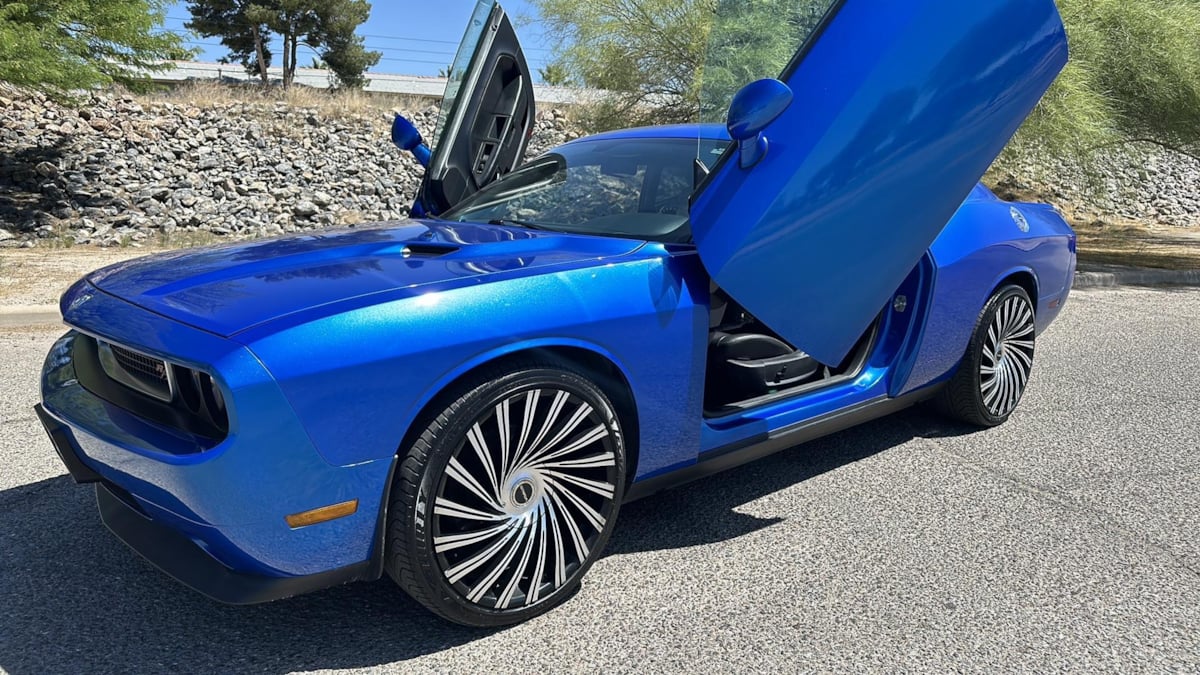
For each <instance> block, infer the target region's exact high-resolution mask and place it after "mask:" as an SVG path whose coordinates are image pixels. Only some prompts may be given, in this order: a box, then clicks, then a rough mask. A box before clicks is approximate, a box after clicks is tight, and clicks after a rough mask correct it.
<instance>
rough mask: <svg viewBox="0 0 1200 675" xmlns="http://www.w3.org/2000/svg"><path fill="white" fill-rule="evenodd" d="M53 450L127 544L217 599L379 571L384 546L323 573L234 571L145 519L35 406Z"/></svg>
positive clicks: (244, 598) (279, 593)
mask: <svg viewBox="0 0 1200 675" xmlns="http://www.w3.org/2000/svg"><path fill="white" fill-rule="evenodd" d="M34 410H35V411H36V412H37V415H38V418H39V419H40V420H41V422H42V426H44V427H45V429H46V434H47V435H49V437H50V442H51V444H52V445H53V446H54V450H55V452H57V453H58V456H59V458H60V459H61V460H62V462H63V464H64V465H65V466H66V467H67V472H68V473H69V474H70V475H71V478H72V479H74V481H75V482H76V483H80V484H86V483H94V484H95V486H96V503H97V506H98V507H99V510H100V519H101V521H103V523H104V525H105V527H107V528H108V529H109V531H111V532H112V533H113V534H114V535H116V537H117V538H118V539H120V540H121V541H122V542H123V543H124V544H125V545H126V546H128V547H129V548H131V549H133V550H134V552H136V553H137V554H139V555H141V556H142V557H143V558H145V559H146V560H147V561H148V562H149V563H150V564H152V565H154V566H155V567H157V568H158V569H160V570H161V571H163V572H165V573H166V574H167V575H169V576H171V577H173V578H174V579H176V580H177V581H179V582H181V583H183V584H184V585H186V586H189V587H191V588H192V589H194V590H196V591H197V592H199V593H201V594H203V595H206V596H208V597H209V598H212V599H213V600H216V601H218V602H223V603H227V604H232V605H248V604H255V603H260V602H269V601H271V600H279V599H282V598H288V597H292V596H296V595H302V594H304V593H309V592H312V591H316V590H320V589H323V588H329V587H331V586H337V585H340V584H345V583H350V582H352V581H363V580H375V579H378V578H379V577H380V576H381V575H382V573H383V550H382V547H381V546H377V547H376V551H375V553H374V554H373V555H372V556H371V558H370V559H368V560H364V561H362V562H359V563H355V564H351V565H347V566H345V567H340V568H337V569H333V570H328V571H325V572H319V573H316V574H307V575H302V576H292V577H270V576H264V575H257V574H246V573H242V572H237V571H234V570H232V569H230V568H228V567H226V566H224V565H222V564H221V563H219V562H217V560H216V559H215V558H213V557H212V556H211V555H209V554H208V553H207V552H205V550H204V549H203V548H201V547H200V546H199V545H198V544H197V543H196V542H195V541H193V540H192V539H191V538H189V537H188V536H186V535H184V534H183V533H182V532H180V531H179V530H176V529H173V528H171V527H169V526H167V525H164V524H163V523H160V522H156V521H155V520H153V519H152V518H150V517H149V516H148V515H147V513H146V511H145V510H144V509H143V508H142V507H141V506H140V505H139V504H138V502H137V500H136V499H134V498H133V496H132V495H130V494H129V493H128V492H126V491H125V490H123V489H121V488H120V487H118V486H117V485H115V484H113V483H111V482H109V481H106V480H105V479H104V477H103V476H101V475H100V474H99V473H97V472H96V471H94V470H92V468H91V467H89V466H88V465H87V464H86V463H85V462H84V460H83V458H82V457H81V456H80V453H79V447H78V446H77V445H76V444H75V442H74V439H73V438H72V435H71V432H70V430H69V429H68V428H67V427H66V426H64V425H63V424H62V423H61V422H59V421H58V420H57V419H55V418H54V417H53V416H51V415H50V414H48V413H47V412H46V410H45V408H43V407H42V406H41V405H37V406H35V407H34ZM385 522H386V517H385V516H384V515H383V514H381V516H380V518H379V522H378V523H377V527H376V540H377V541H383V539H382V536H383V527H384V524H385Z"/></svg>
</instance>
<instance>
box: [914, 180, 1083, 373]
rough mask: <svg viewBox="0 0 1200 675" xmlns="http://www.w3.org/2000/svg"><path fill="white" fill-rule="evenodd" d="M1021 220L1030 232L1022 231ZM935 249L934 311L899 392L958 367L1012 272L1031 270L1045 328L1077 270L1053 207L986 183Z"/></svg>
mask: <svg viewBox="0 0 1200 675" xmlns="http://www.w3.org/2000/svg"><path fill="white" fill-rule="evenodd" d="M1018 214H1019V216H1018ZM1022 219H1023V220H1024V221H1025V223H1027V224H1028V231H1022V227H1021V224H1020V222H1021V220H1022ZM930 253H931V255H932V256H933V259H934V262H935V265H936V271H935V280H934V286H933V295H932V297H931V299H930V310H929V315H928V319H927V320H926V323H925V327H924V330H923V335H922V339H921V341H920V346H919V348H918V352H917V357H916V359H915V361H914V366H913V370H912V372H911V374H910V375H909V378H908V381H907V382H906V383H905V384H904V386H903V387H902V388H901V389H900V390H899V391H897V392H896V393H898V394H902V393H907V392H909V391H912V390H914V389H919V388H920V387H923V386H925V385H928V384H933V383H936V382H938V381H940V380H943V379H945V378H947V377H949V376H950V375H951V374H952V373H953V372H954V369H955V368H956V367H957V365H958V363H959V361H960V360H961V359H962V356H963V354H964V353H965V351H966V348H967V343H968V341H969V340H970V337H971V332H972V331H973V330H974V328H975V321H976V319H977V318H978V315H979V312H980V310H982V308H983V305H984V303H985V302H987V299H988V297H990V296H991V294H992V292H993V291H994V290H995V289H996V288H997V286H999V285H1000V283H1001V282H1003V281H1004V280H1005V279H1006V278H1007V277H1009V276H1011V275H1013V274H1016V273H1019V272H1027V273H1030V274H1032V275H1033V278H1034V280H1035V283H1036V286H1037V297H1036V298H1033V300H1034V303H1035V304H1036V317H1037V318H1036V322H1037V331H1038V333H1041V332H1042V331H1044V330H1045V329H1046V328H1047V327H1048V326H1049V325H1050V323H1051V322H1052V321H1053V320H1054V319H1055V317H1057V316H1058V313H1059V311H1060V310H1061V309H1062V305H1063V303H1064V302H1066V299H1067V295H1068V293H1070V290H1071V281H1072V278H1073V276H1074V273H1075V235H1074V232H1073V231H1072V230H1071V228H1070V227H1069V226H1068V225H1067V224H1066V222H1064V221H1063V219H1062V218H1061V217H1060V216H1059V215H1058V213H1057V212H1056V211H1055V210H1054V209H1053V207H1050V206H1048V205H1045V204H1017V203H1011V202H1005V201H1002V200H1000V199H997V198H995V197H994V196H992V195H991V193H990V192H987V191H986V189H985V188H978V189H977V190H976V191H975V192H974V193H973V194H972V197H971V198H969V199H968V200H967V201H966V202H964V203H963V205H962V207H961V208H960V209H959V210H958V212H956V213H955V215H954V217H953V218H952V219H951V221H950V222H949V223H948V224H947V225H946V228H945V229H944V230H943V231H942V233H941V235H939V236H938V238H937V239H936V240H935V241H934V243H933V245H932V246H930Z"/></svg>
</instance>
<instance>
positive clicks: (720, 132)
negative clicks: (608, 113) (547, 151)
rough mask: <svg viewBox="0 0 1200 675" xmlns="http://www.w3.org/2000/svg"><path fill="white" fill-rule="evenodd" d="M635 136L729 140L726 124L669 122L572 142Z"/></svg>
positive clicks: (633, 137) (632, 137)
mask: <svg viewBox="0 0 1200 675" xmlns="http://www.w3.org/2000/svg"><path fill="white" fill-rule="evenodd" d="M635 138H700V139H704V140H711V141H727V140H729V132H728V131H726V130H725V126H724V125H722V124H668V125H662V126H654V127H637V128H634V129H618V130H617V131H606V132H604V133H600V134H595V135H593V136H585V137H584V138H580V139H578V140H576V141H572V142H573V143H580V142H587V141H609V140H619V139H635Z"/></svg>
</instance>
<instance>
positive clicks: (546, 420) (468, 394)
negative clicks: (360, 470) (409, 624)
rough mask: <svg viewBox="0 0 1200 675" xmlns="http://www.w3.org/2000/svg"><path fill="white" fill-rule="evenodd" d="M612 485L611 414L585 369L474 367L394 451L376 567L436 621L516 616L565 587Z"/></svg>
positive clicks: (584, 554)
mask: <svg viewBox="0 0 1200 675" xmlns="http://www.w3.org/2000/svg"><path fill="white" fill-rule="evenodd" d="M502 415H503V419H504V420H505V423H504V424H502V423H501V421H500V420H501V417H502ZM502 429H504V430H506V432H502V431H501V430H502ZM502 436H505V437H507V440H501V439H502ZM572 448H573V449H572ZM489 467H490V468H489ZM472 483H473V485H472ZM624 492H625V445H624V439H623V437H622V435H621V425H620V421H619V419H618V418H617V414H616V412H615V409H614V407H613V405H612V403H611V401H609V399H608V397H607V396H606V395H605V394H604V392H603V391H602V390H601V389H600V387H598V386H597V385H596V384H594V383H593V382H592V380H591V379H590V378H589V376H587V375H585V374H584V373H582V372H580V371H578V370H576V369H574V368H573V367H571V366H569V365H565V364H562V363H557V362H554V361H546V360H536V361H529V362H526V363H522V364H518V365H510V366H509V367H507V368H502V369H498V370H492V371H491V372H485V373H481V374H480V376H479V377H477V378H474V379H472V380H471V381H470V382H468V383H465V384H464V385H463V386H461V387H458V388H456V389H455V391H454V392H451V393H450V394H448V395H447V396H445V397H444V398H443V400H442V403H441V412H440V413H438V414H437V415H436V416H435V417H433V419H431V420H427V425H426V426H425V428H424V430H423V432H422V433H421V435H420V437H419V438H418V440H417V441H416V442H415V443H414V444H413V445H412V447H411V448H409V449H407V452H406V454H405V456H404V457H403V460H402V462H401V465H400V467H399V470H398V471H397V472H396V477H395V481H394V483H393V485H392V492H391V504H390V507H389V510H388V529H387V557H386V569H387V572H388V574H389V575H390V576H391V577H392V579H394V580H395V581H396V582H397V583H398V584H399V585H400V587H401V588H403V589H404V590H405V591H406V592H407V593H408V594H409V595H411V596H412V597H413V598H414V599H416V600H417V601H418V602H420V603H421V604H422V605H424V606H425V607H427V608H429V609H430V610H431V611H433V612H434V613H435V614H437V615H438V616H441V617H442V618H444V619H447V620H449V621H453V622H455V623H459V624H463V625H467V626H479V627H490V626H503V625H508V624H514V623H519V622H521V621H526V620H528V619H531V618H533V617H535V616H538V615H539V614H542V613H544V612H546V611H548V610H550V609H551V608H553V607H555V606H557V605H558V604H560V603H561V602H563V601H564V600H566V599H567V598H568V597H570V596H571V594H572V593H574V591H575V590H576V589H577V588H578V586H579V583H580V579H581V578H582V577H583V575H584V574H585V573H586V572H587V570H588V568H589V567H591V565H592V563H594V562H595V561H596V559H597V557H599V555H600V552H601V551H602V550H603V548H604V545H605V544H606V543H607V541H608V538H609V536H610V535H611V534H612V530H613V527H614V526H615V524H616V518H617V512H618V510H619V508H620V504H621V500H622V499H623V497H624ZM493 530H495V531H494V532H492V531H493ZM489 532H490V533H489ZM496 546H498V547H499V548H498V549H496V550H494V551H493V553H492V554H490V555H489V554H488V553H487V552H488V551H489V550H491V549H492V548H493V547H496ZM481 557H482V561H481V562H479V560H480V558H481ZM476 562H478V564H476ZM473 565H474V567H473ZM535 578H536V579H537V581H538V583H537V584H534V583H533V580H534V579H535Z"/></svg>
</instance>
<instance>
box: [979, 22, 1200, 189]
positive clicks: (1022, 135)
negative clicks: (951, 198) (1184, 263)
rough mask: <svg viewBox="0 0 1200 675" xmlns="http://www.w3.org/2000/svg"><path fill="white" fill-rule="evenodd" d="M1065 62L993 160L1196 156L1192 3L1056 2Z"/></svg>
mask: <svg viewBox="0 0 1200 675" xmlns="http://www.w3.org/2000/svg"><path fill="white" fill-rule="evenodd" d="M1058 4H1059V9H1060V10H1061V12H1062V15H1063V21H1064V23H1065V24H1066V26H1067V35H1068V38H1069V40H1070V44H1071V62H1070V63H1069V64H1068V65H1067V67H1066V69H1065V70H1064V71H1063V73H1062V75H1061V76H1060V77H1059V78H1058V80H1057V81H1056V82H1055V83H1054V86H1053V87H1051V89H1050V91H1049V92H1048V93H1047V95H1046V97H1045V98H1044V99H1043V100H1042V102H1041V104H1040V105H1039V106H1038V109H1037V110H1036V111H1034V114H1033V115H1032V116H1030V118H1029V120H1028V121H1027V122H1026V123H1025V126H1024V127H1022V129H1021V130H1020V132H1018V134H1017V137H1016V139H1014V142H1013V143H1012V144H1011V145H1010V146H1009V148H1008V150H1007V151H1006V153H1005V157H1004V158H1003V160H1002V161H1007V160H1011V159H1015V158H1018V157H1021V156H1024V155H1027V154H1029V153H1038V152H1041V153H1049V154H1053V155H1056V156H1063V157H1067V158H1071V159H1074V160H1075V161H1076V163H1078V164H1080V165H1082V166H1083V167H1085V168H1088V167H1090V166H1092V164H1093V162H1095V161H1096V159H1097V154H1096V151H1097V150H1100V149H1103V148H1108V147H1113V146H1119V145H1123V144H1127V143H1133V142H1146V143H1153V144H1156V145H1160V146H1163V147H1166V148H1169V149H1172V150H1175V151H1178V152H1182V153H1185V154H1189V155H1192V156H1194V157H1195V156H1200V2H1198V1H1197V0H1139V1H1138V2H1127V1H1126V0H1058Z"/></svg>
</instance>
